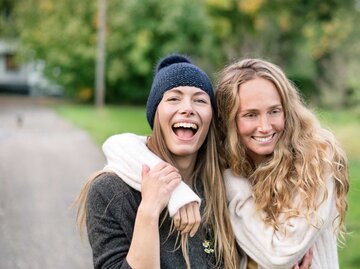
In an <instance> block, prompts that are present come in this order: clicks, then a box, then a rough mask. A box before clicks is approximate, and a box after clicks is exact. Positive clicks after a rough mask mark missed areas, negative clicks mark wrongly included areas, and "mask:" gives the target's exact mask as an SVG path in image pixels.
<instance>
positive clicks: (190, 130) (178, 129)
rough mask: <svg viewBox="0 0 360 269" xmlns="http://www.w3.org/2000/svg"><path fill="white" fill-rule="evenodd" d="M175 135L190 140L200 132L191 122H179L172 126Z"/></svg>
mask: <svg viewBox="0 0 360 269" xmlns="http://www.w3.org/2000/svg"><path fill="white" fill-rule="evenodd" d="M172 130H173V132H174V133H175V135H176V136H177V137H179V138H181V139H189V138H191V137H193V136H194V135H195V134H196V132H197V131H198V126H197V125H196V124H195V123H190V122H178V123H175V124H174V125H173V126H172Z"/></svg>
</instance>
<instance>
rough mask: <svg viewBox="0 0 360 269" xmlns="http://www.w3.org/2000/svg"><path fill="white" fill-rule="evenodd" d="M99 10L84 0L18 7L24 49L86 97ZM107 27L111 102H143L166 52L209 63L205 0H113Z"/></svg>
mask: <svg viewBox="0 0 360 269" xmlns="http://www.w3.org/2000/svg"><path fill="white" fill-rule="evenodd" d="M96 12H97V11H96V3H94V2H89V1H85V0H78V1H72V0H62V1H56V0H29V1H24V2H22V4H21V5H18V6H17V7H16V18H17V29H18V31H19V34H20V38H21V40H22V43H23V44H24V45H25V46H24V47H25V49H24V50H23V52H24V54H25V55H27V56H28V57H31V58H35V59H45V60H46V72H47V75H48V76H50V77H51V78H52V79H54V80H55V81H57V82H58V83H60V84H62V85H64V86H65V88H66V89H68V94H69V95H70V96H74V97H78V98H80V99H83V100H89V99H91V98H92V97H93V88H94V67H95V45H96V24H97V21H96V18H97V16H96ZM107 28H108V29H107V53H106V54H107V60H106V63H107V68H106V78H107V79H106V81H107V95H106V98H107V100H108V101H112V102H115V101H117V102H118V101H120V102H131V103H144V100H145V99H146V96H147V92H148V89H149V87H150V83H151V79H152V72H153V64H154V62H156V61H157V60H158V59H159V57H161V56H163V55H164V54H165V53H169V52H182V53H186V54H189V55H191V56H194V58H195V59H205V60H203V61H204V63H207V65H208V66H210V63H211V61H210V60H206V57H207V58H211V52H212V40H211V36H212V35H211V28H210V26H209V25H208V24H207V17H206V13H205V8H204V5H203V4H202V2H201V1H195V2H194V1H191V0H174V1H171V2H169V1H161V0H132V1H125V0H109V1H108V22H107ZM209 55H210V56H209Z"/></svg>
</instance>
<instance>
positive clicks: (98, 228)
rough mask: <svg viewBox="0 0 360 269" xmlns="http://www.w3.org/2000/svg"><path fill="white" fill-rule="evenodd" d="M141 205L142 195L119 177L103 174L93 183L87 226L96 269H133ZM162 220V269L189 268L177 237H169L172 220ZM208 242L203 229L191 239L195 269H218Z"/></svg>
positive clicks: (190, 254) (192, 259) (89, 199)
mask: <svg viewBox="0 0 360 269" xmlns="http://www.w3.org/2000/svg"><path fill="white" fill-rule="evenodd" d="M140 202H141V193H140V192H138V191H136V190H134V189H133V188H131V187H130V186H128V185H127V184H126V183H125V182H124V181H122V180H121V179H120V178H119V177H118V176H117V175H115V174H111V173H105V174H102V175H100V176H99V177H98V178H97V179H96V180H95V181H94V182H93V183H92V185H91V187H90V190H89V194H88V198H87V206H86V210H87V218H86V225H87V232H88V237H89V242H90V245H91V248H92V253H93V261H94V268H95V269H100V268H101V269H104V268H107V269H110V268H111V269H115V268H116V269H131V267H130V266H129V264H128V263H127V261H126V255H127V253H128V251H129V248H130V245H131V240H132V236H133V232H134V226H135V219H136V214H137V208H138V207H139V204H140ZM203 210H204V207H203V206H202V207H201V211H202V212H203ZM162 220H163V216H161V217H160V221H159V223H160V222H161V225H160V224H159V225H160V227H159V236H160V263H161V265H160V266H161V269H175V268H176V269H177V268H186V266H185V260H184V258H183V254H182V251H181V248H176V242H177V239H178V238H177V233H173V234H171V235H170V236H169V231H170V228H171V219H170V217H166V218H165V219H164V221H162ZM205 239H208V237H206V230H205V228H204V227H203V226H201V227H200V229H199V231H198V232H197V233H196V235H195V236H194V237H189V242H188V248H189V257H190V263H191V268H196V269H213V268H214V266H213V262H214V255H213V254H207V253H206V252H205V251H204V246H203V245H202V244H203V242H204V240H205Z"/></svg>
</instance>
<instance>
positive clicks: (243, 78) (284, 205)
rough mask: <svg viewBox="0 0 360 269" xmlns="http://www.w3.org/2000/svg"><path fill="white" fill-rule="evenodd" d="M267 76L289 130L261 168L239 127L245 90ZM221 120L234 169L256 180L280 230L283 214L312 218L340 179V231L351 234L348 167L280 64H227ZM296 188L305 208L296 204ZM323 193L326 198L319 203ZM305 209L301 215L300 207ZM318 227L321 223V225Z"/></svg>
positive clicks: (260, 199) (259, 197) (261, 201)
mask: <svg viewBox="0 0 360 269" xmlns="http://www.w3.org/2000/svg"><path fill="white" fill-rule="evenodd" d="M255 78H264V79H266V80H268V81H270V82H272V83H273V84H274V86H275V87H276V89H277V91H278V93H279V95H280V98H281V101H282V106H283V109H284V113H285V128H284V132H283V133H282V135H281V137H280V139H279V141H278V144H277V145H276V148H275V150H274V153H273V154H272V156H271V157H270V158H269V159H268V160H266V161H265V162H263V163H261V164H260V165H258V166H256V165H255V164H254V162H253V161H252V160H251V158H250V157H249V156H248V155H247V152H246V148H245V147H244V145H243V144H242V143H241V142H240V141H239V133H238V128H237V125H236V117H237V111H238V108H239V104H240V100H239V89H240V86H241V85H242V84H243V83H245V82H247V81H250V80H253V79H255ZM216 100H217V106H218V117H219V123H220V128H219V130H221V131H222V134H221V137H222V138H221V139H220V141H223V148H224V154H225V160H226V161H227V165H228V167H230V168H231V170H232V171H233V172H234V173H235V174H237V175H242V176H245V177H247V178H249V180H250V181H251V183H252V185H253V192H254V197H255V204H256V206H257V208H258V209H259V210H264V212H265V213H266V218H265V221H266V222H267V223H269V224H271V225H273V226H274V227H277V225H278V224H279V215H280V213H284V214H285V216H286V217H287V218H289V217H291V216H298V215H299V214H303V215H305V216H306V217H307V219H308V220H310V218H311V217H312V216H314V215H316V211H317V208H318V207H319V205H320V204H321V203H322V202H324V201H325V199H326V198H327V196H328V192H327V189H326V182H327V180H328V179H329V178H330V177H332V178H333V179H334V181H335V190H334V191H335V201H336V207H337V210H338V214H339V215H338V217H339V219H338V221H337V222H336V223H337V224H336V225H335V226H336V228H339V229H337V231H345V226H344V220H345V214H346V211H347V200H346V195H347V193H348V190H349V179H348V163H347V158H346V156H345V153H344V152H343V150H342V149H341V148H340V146H339V145H338V143H337V141H336V140H335V138H334V136H333V135H332V133H330V132H329V131H327V130H325V129H324V128H321V126H320V124H319V122H318V120H317V118H316V116H315V115H314V113H312V112H311V111H310V110H309V109H308V108H306V106H305V105H304V103H303V101H302V99H301V97H300V94H299V93H298V90H297V88H296V87H295V86H294V85H293V83H291V81H289V80H288V79H287V78H286V76H285V74H284V73H283V71H282V70H281V69H280V68H279V67H278V66H276V65H274V64H272V63H269V62H267V61H264V60H261V59H245V60H241V61H238V62H235V63H233V64H231V65H229V66H227V67H226V68H225V69H224V70H223V71H222V73H221V75H220V77H219V82H218V86H217V90H216ZM294 190H296V191H297V192H298V195H299V196H300V199H299V200H300V201H301V202H300V203H301V204H300V206H299V207H295V206H294V204H293V202H294V200H293V196H294ZM318 195H322V199H320V201H319V199H318ZM299 208H300V212H299V210H298V209H299ZM314 225H317V224H316V223H315V224H314Z"/></svg>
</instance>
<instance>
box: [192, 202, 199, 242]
mask: <svg viewBox="0 0 360 269" xmlns="http://www.w3.org/2000/svg"><path fill="white" fill-rule="evenodd" d="M191 205H192V208H193V213H194V225H193V227H192V229H191V231H190V237H193V236H194V235H195V234H196V232H197V230H198V229H199V227H200V223H201V215H200V205H199V204H198V203H197V202H192V203H191Z"/></svg>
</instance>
